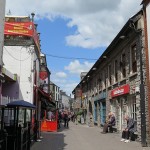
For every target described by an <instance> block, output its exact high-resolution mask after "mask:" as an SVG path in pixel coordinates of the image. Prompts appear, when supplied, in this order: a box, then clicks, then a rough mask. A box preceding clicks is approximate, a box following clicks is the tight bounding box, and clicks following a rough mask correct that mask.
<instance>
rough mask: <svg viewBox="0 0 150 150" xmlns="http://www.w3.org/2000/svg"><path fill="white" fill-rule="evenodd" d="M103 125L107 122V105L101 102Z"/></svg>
mask: <svg viewBox="0 0 150 150" xmlns="http://www.w3.org/2000/svg"><path fill="white" fill-rule="evenodd" d="M100 113H101V124H102V125H104V123H105V120H106V103H105V102H101V112H100Z"/></svg>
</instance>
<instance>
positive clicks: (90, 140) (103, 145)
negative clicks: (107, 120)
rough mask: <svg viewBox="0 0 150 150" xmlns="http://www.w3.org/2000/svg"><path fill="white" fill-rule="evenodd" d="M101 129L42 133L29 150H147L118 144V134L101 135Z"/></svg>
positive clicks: (132, 144)
mask: <svg viewBox="0 0 150 150" xmlns="http://www.w3.org/2000/svg"><path fill="white" fill-rule="evenodd" d="M101 131H102V129H101V128H98V127H88V126H87V125H75V124H73V123H72V122H71V123H70V127H69V129H65V128H63V127H62V128H61V129H60V130H59V131H58V132H57V133H52V132H44V133H42V136H43V139H42V141H41V142H36V143H35V144H34V145H33V146H32V147H31V150H127V149H128V150H148V149H149V148H148V147H141V144H140V143H138V142H130V143H124V142H120V135H119V134H118V133H108V134H101Z"/></svg>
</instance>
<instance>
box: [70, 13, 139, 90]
mask: <svg viewBox="0 0 150 150" xmlns="http://www.w3.org/2000/svg"><path fill="white" fill-rule="evenodd" d="M141 12H142V10H140V11H139V12H137V13H136V14H135V15H134V16H132V17H131V18H129V19H128V21H127V22H126V24H125V25H124V26H123V28H122V29H121V30H120V32H119V33H118V34H117V35H116V37H115V38H114V40H113V41H112V42H111V43H110V45H109V46H108V47H107V49H106V50H105V51H104V52H103V54H102V55H101V56H100V57H99V59H98V60H97V61H96V62H95V64H94V65H93V66H92V68H91V69H90V70H89V72H88V73H87V74H86V76H85V77H84V78H83V79H82V80H81V81H80V83H79V84H78V85H77V86H76V87H75V88H74V90H73V91H72V93H74V92H75V89H76V88H77V87H80V85H81V83H83V81H84V80H85V79H86V78H88V76H89V75H90V74H92V72H93V71H94V70H95V68H96V67H98V66H99V64H100V63H101V62H102V61H103V59H104V57H106V56H107V55H108V53H109V52H110V51H111V50H112V49H113V47H114V46H116V44H117V43H118V42H119V40H121V39H120V38H119V37H120V36H122V35H124V33H125V32H126V31H127V30H128V29H129V28H130V27H129V25H130V23H131V22H136V21H137V20H138V19H139V18H138V17H137V16H138V15H139V14H140V13H141ZM130 29H131V28H130Z"/></svg>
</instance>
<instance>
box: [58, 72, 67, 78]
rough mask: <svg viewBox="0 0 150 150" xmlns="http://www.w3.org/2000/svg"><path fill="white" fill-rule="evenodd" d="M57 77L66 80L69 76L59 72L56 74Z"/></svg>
mask: <svg viewBox="0 0 150 150" xmlns="http://www.w3.org/2000/svg"><path fill="white" fill-rule="evenodd" d="M56 77H59V78H66V77H67V74H66V73H65V72H57V73H56Z"/></svg>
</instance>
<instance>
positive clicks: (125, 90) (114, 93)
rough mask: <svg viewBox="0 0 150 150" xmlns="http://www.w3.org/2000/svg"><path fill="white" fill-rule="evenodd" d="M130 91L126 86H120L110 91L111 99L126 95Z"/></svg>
mask: <svg viewBox="0 0 150 150" xmlns="http://www.w3.org/2000/svg"><path fill="white" fill-rule="evenodd" d="M129 91H130V87H129V85H128V84H126V85H124V86H121V87H119V88H116V89H114V90H112V91H111V97H116V96H120V95H124V94H128V93H129Z"/></svg>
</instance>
